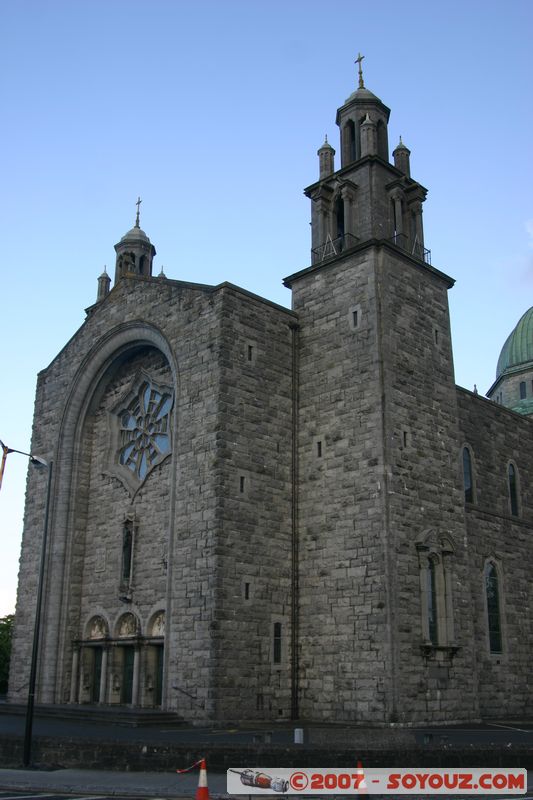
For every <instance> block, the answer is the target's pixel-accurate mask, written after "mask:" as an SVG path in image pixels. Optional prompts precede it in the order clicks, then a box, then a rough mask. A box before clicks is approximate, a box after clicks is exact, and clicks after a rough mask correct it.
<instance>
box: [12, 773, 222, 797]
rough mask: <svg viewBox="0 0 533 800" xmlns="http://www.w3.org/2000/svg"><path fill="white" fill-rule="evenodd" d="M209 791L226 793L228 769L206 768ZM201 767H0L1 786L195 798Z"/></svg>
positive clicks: (18, 788) (15, 789)
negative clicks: (163, 769)
mask: <svg viewBox="0 0 533 800" xmlns="http://www.w3.org/2000/svg"><path fill="white" fill-rule="evenodd" d="M207 781H208V785H209V794H210V795H211V797H213V796H214V797H217V796H220V795H225V794H226V773H225V772H224V773H220V772H209V769H208V772H207ZM197 786H198V770H197V769H195V770H193V771H191V772H186V773H185V774H183V775H178V774H177V773H176V772H111V771H106V770H92V769H58V770H53V771H47V770H38V769H27V770H25V769H0V790H1V791H5V790H9V791H21V790H22V791H30V792H59V793H63V792H65V793H76V794H89V795H95V794H96V795H117V796H118V795H124V796H128V795H130V796H136V797H154V798H155V797H165V798H166V797H172V798H187V800H189V798H194V795H195V792H196V788H197ZM226 796H227V795H226Z"/></svg>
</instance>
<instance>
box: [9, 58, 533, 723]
mask: <svg viewBox="0 0 533 800" xmlns="http://www.w3.org/2000/svg"><path fill="white" fill-rule="evenodd" d="M359 64H360V62H359ZM389 114H390V110H389V109H388V108H387V106H385V105H384V103H383V102H382V101H381V100H380V99H379V98H378V97H376V96H375V95H374V94H373V93H372V92H371V91H369V90H368V89H367V88H365V86H364V83H363V79H362V74H361V73H360V77H359V86H358V88H357V89H356V90H355V91H354V92H353V93H352V94H351V95H350V96H349V97H348V99H347V100H346V101H345V103H344V104H343V105H342V106H341V107H340V108H339V109H338V111H337V118H336V121H337V125H338V126H339V129H340V148H339V150H340V153H339V154H338V155H337V158H336V153H335V150H334V149H333V147H332V146H331V144H329V143H328V142H327V140H326V142H325V143H324V144H323V145H322V147H320V149H319V150H318V157H319V165H318V180H317V181H316V182H315V183H313V184H311V185H310V186H309V187H308V188H307V189H306V190H305V193H306V195H307V196H308V198H309V199H310V205H311V230H312V243H311V258H310V264H309V266H307V267H306V268H304V269H301V270H299V271H297V272H295V273H294V274H292V275H290V276H289V277H286V278H285V280H284V283H285V285H286V286H287V287H289V288H290V290H291V292H292V308H291V309H290V310H289V309H287V308H284V307H281V306H278V305H276V304H274V303H272V302H269V301H268V300H266V299H264V298H262V297H258V296H256V295H254V294H252V293H251V292H249V291H247V290H246V289H242V288H240V287H238V286H234V285H232V284H230V283H221V284H219V285H218V286H209V285H204V284H196V283H188V282H184V281H179V280H171V279H168V278H167V277H166V276H165V275H164V274H163V273H162V272H161V274H159V275H157V276H156V275H155V274H154V273H153V261H154V257H155V254H156V251H155V247H154V245H153V244H152V243H151V241H150V239H149V238H148V236H147V235H146V233H145V232H144V231H143V230H142V229H141V227H140V219H139V213H138V212H137V218H136V221H135V225H134V227H133V228H132V229H131V230H130V231H128V233H126V234H125V235H124V236H123V237H122V239H120V241H119V243H118V244H117V245H115V251H116V267H115V276H114V283H113V286H112V288H111V280H110V278H109V277H108V276H107V274H105V273H104V274H103V275H102V276H100V278H99V279H98V294H97V301H96V303H95V304H94V305H92V306H90V307H89V308H88V309H87V317H86V320H85V322H84V323H83V325H82V326H81V328H80V329H79V330H78V331H77V332H76V333H75V334H74V336H73V337H72V338H71V339H70V340H69V341H68V342H67V344H66V345H65V347H64V348H63V349H62V350H61V352H60V353H59V354H58V355H57V357H56V358H55V359H54V360H53V361H52V363H51V364H50V366H48V367H47V368H46V369H45V370H43V371H42V372H41V373H40V374H39V376H38V385H37V396H36V405H35V418H34V427H33V441H32V452H33V453H38V454H40V455H42V456H43V457H44V458H46V459H47V460H49V461H51V462H53V474H52V478H51V482H50V483H51V485H50V505H49V510H50V513H49V521H48V543H47V550H46V553H47V559H46V572H45V584H44V601H43V608H42V631H43V635H42V640H41V645H40V663H39V671H38V682H37V686H38V693H37V700H38V701H39V702H41V703H45V704H65V703H71V704H80V705H84V706H86V707H87V708H89V707H90V706H91V705H93V706H96V705H102V704H104V705H110V706H113V705H114V706H129V707H133V708H160V709H162V710H166V711H169V712H173V713H174V714H176V715H177V717H178V718H181V719H184V720H188V721H197V722H202V721H203V722H206V721H216V720H225V721H228V720H239V719H251V720H253V719H256V720H263V719H268V720H273V719H282V720H283V719H301V720H309V721H320V722H327V721H332V722H343V721H345V722H355V723H357V722H360V723H362V724H363V723H364V724H366V725H387V724H391V723H403V724H423V723H434V722H439V723H452V722H458V721H464V720H470V721H472V720H476V719H480V718H487V717H493V718H495V717H498V716H503V715H506V716H507V717H509V715H514V716H516V717H518V716H522V715H524V714H528V713H531V712H532V711H533V707H532V699H531V698H532V692H531V688H532V687H531V684H532V683H533V674H532V668H531V664H532V662H533V658H532V656H533V627H532V621H531V611H530V610H531V608H532V606H533V582H532V581H531V563H532V553H533V531H532V522H533V509H532V502H533V498H532V496H531V486H530V480H529V476H530V475H531V469H532V461H533V436H532V431H533V428H532V422H531V419H530V418H529V417H528V413H529V412H530V411H532V410H533V400H532V394H533V393H532V388H533V384H531V380H532V379H533V313H530V315H529V317H528V319H527V320H526V322H525V323H524V322H523V320H522V321H521V323H519V326H518V327H517V330H515V331H514V332H513V334H511V336H510V339H509V340H508V341H507V342H506V343H505V346H504V350H503V351H502V356H501V357H500V364H499V367H498V370H499V372H498V376H497V381H496V383H495V384H494V386H493V387H492V389H491V398H490V399H488V398H484V397H482V396H480V395H478V394H476V393H472V392H470V391H466V390H465V389H462V388H459V387H457V386H456V385H455V382H454V371H453V361H452V348H451V339H450V324H449V312H448V300H447V292H448V290H449V289H450V288H451V287H452V285H453V283H454V281H453V279H452V278H450V277H449V276H448V275H447V274H446V273H445V272H443V271H442V270H441V269H439V268H437V267H435V266H432V265H431V263H430V253H429V251H428V250H427V249H426V247H425V243H424V230H423V218H422V206H423V203H424V201H425V198H426V189H425V188H424V187H423V186H422V185H421V184H420V183H418V182H417V181H416V180H415V178H413V177H411V167H410V151H409V150H408V148H407V147H406V145H405V144H403V143H402V141H401V139H400V143H399V144H398V145H397V146H396V148H395V149H394V151H393V153H392V160H389V143H388V123H389ZM339 161H340V163H339ZM528 313H529V312H528ZM526 316H527V315H526ZM529 320H531V333H530V334H529V339H528V333H527V331H526V332H524V331H525V329H526V328H527V324H526V323H527V322H528V321H529ZM518 328H520V330H518ZM528 330H529V328H528ZM521 347H522V349H520V348H521ZM513 359H514V361H513ZM517 359H518V360H517ZM528 360H529V362H531V363H529V364H528V363H527V362H528ZM524 365H525V366H524ZM528 370H529V372H528ZM522 384H524V386H522ZM524 387H525V388H524ZM522 392H525V394H524V397H522ZM528 398H529V402H530V403H531V405H530V406H528ZM521 404H522V405H521ZM513 409H514V410H513ZM517 412H518V413H517ZM47 483H48V481H47V473H46V470H45V471H42V470H39V469H36V468H35V467H34V466H30V469H29V478H28V488H27V503H26V512H25V529H24V537H23V544H22V555H21V562H20V578H19V596H18V605H17V612H16V629H15V638H14V644H13V659H12V672H11V674H12V680H11V685H10V700H11V701H12V702H23V701H25V697H26V695H25V692H27V684H28V673H29V664H30V652H31V646H32V632H33V625H34V619H35V604H36V590H37V581H38V570H39V553H40V545H41V541H42V532H43V518H44V512H45V501H46V490H47Z"/></svg>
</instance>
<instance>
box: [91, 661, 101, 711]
mask: <svg viewBox="0 0 533 800" xmlns="http://www.w3.org/2000/svg"><path fill="white" fill-rule="evenodd" d="M101 679H102V648H101V647H93V669H92V679H91V703H99V702H100V682H101Z"/></svg>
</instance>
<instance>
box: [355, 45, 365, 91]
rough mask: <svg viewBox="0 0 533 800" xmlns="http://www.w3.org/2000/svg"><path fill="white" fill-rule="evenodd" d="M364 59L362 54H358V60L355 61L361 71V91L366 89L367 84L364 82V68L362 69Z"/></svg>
mask: <svg viewBox="0 0 533 800" xmlns="http://www.w3.org/2000/svg"><path fill="white" fill-rule="evenodd" d="M363 58H364V56H362V55H361V53H358V54H357V58H356V59H355V61H354V64H357V67H358V69H359V88H360V89H364V88H365V84H364V82H363V68H362V67H361V62H362V60H363Z"/></svg>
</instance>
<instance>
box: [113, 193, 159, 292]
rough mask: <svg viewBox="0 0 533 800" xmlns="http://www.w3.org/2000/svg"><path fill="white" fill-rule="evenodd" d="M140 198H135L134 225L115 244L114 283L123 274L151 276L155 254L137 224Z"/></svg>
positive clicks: (148, 240)
mask: <svg viewBox="0 0 533 800" xmlns="http://www.w3.org/2000/svg"><path fill="white" fill-rule="evenodd" d="M141 202H142V200H141V198H140V197H139V198H138V200H137V203H136V205H137V214H136V216H135V225H134V226H133V228H132V229H131V230H129V231H128V232H127V233H126V234H125V235H124V236H123V237H122V239H121V240H120V242H118V244H116V245H115V252H116V254H117V260H116V266H115V285H116V284H117V282H118V281H119V280H120V278H122V276H123V275H142V276H144V277H146V278H150V277H152V262H153V260H154V256H155V254H156V250H155V247H154V246H153V244H152V243H151V241H150V239H149V238H148V236H147V235H146V233H145V232H144V231H143V230H142V229H141V227H140V224H139V218H140V212H139V208H140V205H141Z"/></svg>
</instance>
